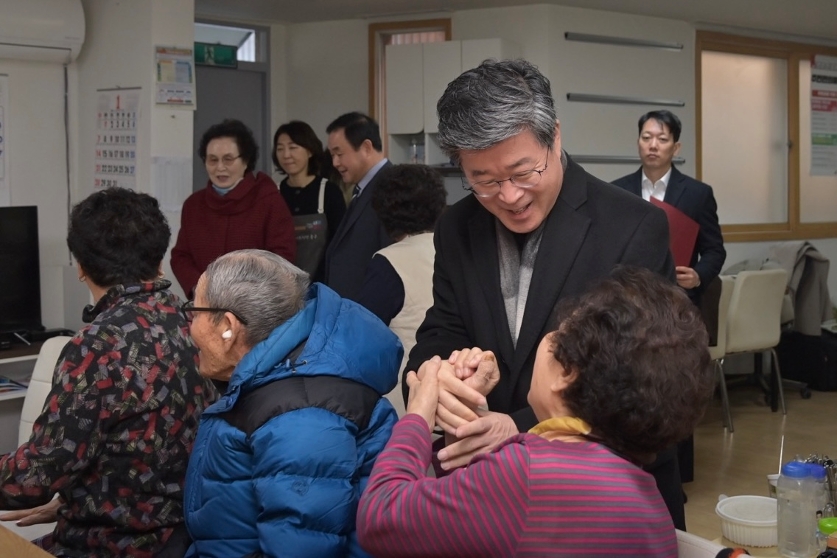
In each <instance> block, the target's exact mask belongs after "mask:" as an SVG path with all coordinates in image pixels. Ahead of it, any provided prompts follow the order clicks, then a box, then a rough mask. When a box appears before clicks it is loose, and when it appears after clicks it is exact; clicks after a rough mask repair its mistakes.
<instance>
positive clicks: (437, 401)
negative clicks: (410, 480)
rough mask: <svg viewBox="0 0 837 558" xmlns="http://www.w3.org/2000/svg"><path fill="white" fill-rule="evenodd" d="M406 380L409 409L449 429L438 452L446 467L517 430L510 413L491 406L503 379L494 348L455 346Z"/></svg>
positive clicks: (466, 459) (430, 423)
mask: <svg viewBox="0 0 837 558" xmlns="http://www.w3.org/2000/svg"><path fill="white" fill-rule="evenodd" d="M406 380H407V385H408V386H409V388H410V395H409V398H408V401H407V413H416V414H418V415H420V416H421V417H422V418H424V420H425V421H426V422H427V425H428V427H429V428H430V429H431V430H432V429H433V427H434V425H436V426H439V427H440V428H442V430H444V431H445V434H446V435H445V439H446V441H447V446H446V447H445V448H444V449H442V450H441V451H439V454H438V458H439V461H440V462H441V466H442V469H445V470H451V469H455V468H457V467H462V466H464V465H467V464H468V463H469V462H470V461H471V458H472V457H474V456H475V455H478V454H481V453H486V452H489V451H491V450H492V449H494V448H495V447H496V446H497V445H498V444H499V443H500V442H502V441H504V440H506V439H507V438H509V437H510V436H512V435H514V434H517V432H518V430H517V426H515V424H514V421H513V420H512V418H511V417H510V416H509V415H506V414H503V413H495V412H492V411H489V410H488V409H487V402H486V399H485V396H486V395H488V393H490V392H491V390H492V389H494V386H496V385H497V382H499V381H500V369H499V368H498V366H497V360H496V358H495V356H494V353H492V352H491V351H483V350H481V349H480V348H479V347H473V348H470V349H463V350H461V351H454V352H453V353H451V355H450V357H449V358H448V359H447V360H442V359H441V358H440V357H438V356H435V357H433V358H432V359H430V360H428V361H425V362H424V363H423V364H422V365H421V366H420V367H419V369H418V373H416V372H413V371H410V372H408V373H407V378H406Z"/></svg>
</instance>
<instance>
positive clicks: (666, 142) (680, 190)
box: [613, 110, 727, 305]
mask: <svg viewBox="0 0 837 558" xmlns="http://www.w3.org/2000/svg"><path fill="white" fill-rule="evenodd" d="M680 130H681V126H680V119H679V118H677V116H676V115H675V114H673V113H671V112H669V111H667V110H656V111H651V112H649V113H646V114H644V115H642V118H640V119H639V139H638V140H637V145H638V146H639V158H640V159H641V160H642V166H641V167H640V168H639V170H637V171H636V172H635V173H632V174H629V175H627V176H623V177H622V178H620V179H618V180H614V181H613V183H614V184H615V185H617V186H619V187H620V188H623V189H625V190H627V191H629V192H631V193H633V194H636V195H637V196H642V198H643V199H645V200H646V201H649V199H650V198H651V197H654V198H657V199H658V200H661V201H664V202H666V203H668V204H671V205H673V206H674V207H676V208H677V209H679V210H680V211H682V212H683V213H685V214H686V215H688V216H689V217H691V218H692V219H693V220H694V221H695V222H697V224H698V225H700V230H699V232H698V237H697V242H696V243H695V250H694V252H693V254H692V260H691V262H690V263H689V265H688V266H677V267H676V268H675V271H676V272H677V284H678V285H680V286H681V287H683V288H684V289H686V293H687V294H688V295H689V298H690V299H691V300H692V302H694V303H695V304H698V305H699V304H700V296H701V295H702V294H703V291H704V290H705V289H706V287H707V286H708V285H709V284H710V283H711V282H712V280H713V279H715V277H717V276H718V274H719V273H720V272H721V268H722V267H723V265H724V260H725V259H726V257H727V252H726V250H724V238H723V236H721V226H720V225H719V224H718V204H717V203H716V202H715V196H714V195H713V194H712V188H711V187H710V186H709V185H707V184H704V183H703V182H699V181H697V180H695V179H694V178H691V177H689V176H686V175H685V174H683V173H681V172H680V171H679V170H677V168H676V167H675V166H674V165H673V164H672V160H673V159H674V156H675V155H677V153H678V151H680Z"/></svg>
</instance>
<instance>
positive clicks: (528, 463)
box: [357, 414, 677, 557]
mask: <svg viewBox="0 0 837 558" xmlns="http://www.w3.org/2000/svg"><path fill="white" fill-rule="evenodd" d="M430 456H431V440H430V434H429V432H428V429H427V424H426V423H425V422H424V419H422V418H421V417H419V416H418V415H415V414H411V415H407V416H405V417H404V418H403V419H401V420H400V421H399V422H398V424H397V425H396V426H395V429H394V430H393V433H392V438H390V440H389V443H387V446H386V448H385V449H384V451H383V452H382V453H381V455H380V456H378V460H377V462H376V463H375V468H374V469H373V471H372V476H371V478H370V480H369V485H368V486H367V488H366V491H365V492H364V494H363V496H362V497H361V499H360V507H359V509H358V516H357V532H358V538H359V539H360V544H361V546H362V547H363V548H364V549H365V550H367V551H368V552H370V553H371V554H373V555H375V556H392V557H399V556H420V557H430V556H457V557H464V556H475V557H477V556H478V557H486V556H538V557H543V556H581V555H598V556H611V555H622V556H646V557H655V556H658V557H670V556H677V539H676V536H675V531H674V525H673V524H672V522H671V517H670V516H669V513H668V510H667V509H666V506H665V504H664V503H663V500H662V498H661V497H660V494H659V492H658V491H657V486H656V484H655V482H654V478H653V477H652V476H651V475H649V474H648V473H646V472H644V471H643V470H642V469H640V468H639V467H636V466H635V465H633V464H631V463H629V462H628V461H626V460H624V459H622V458H621V457H618V456H616V455H614V454H613V453H612V452H611V451H609V450H608V449H607V448H605V447H604V446H602V445H601V444H597V443H594V442H563V441H560V440H555V441H548V440H545V439H544V438H541V437H540V436H536V435H534V434H518V435H516V436H513V437H511V438H509V439H508V440H506V441H505V442H503V443H502V444H500V446H498V447H497V448H496V449H495V450H494V451H493V452H491V453H488V454H485V455H480V456H478V457H475V458H474V459H473V460H472V461H471V463H470V464H469V465H468V467H465V468H462V469H459V470H457V471H454V472H453V473H452V474H450V475H448V476H446V477H444V478H440V479H434V478H428V477H427V475H426V471H427V468H428V466H429V464H430Z"/></svg>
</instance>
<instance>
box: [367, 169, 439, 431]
mask: <svg viewBox="0 0 837 558" xmlns="http://www.w3.org/2000/svg"><path fill="white" fill-rule="evenodd" d="M446 200H447V191H446V190H445V185H444V183H443V182H442V177H441V176H440V175H439V173H437V172H436V171H434V170H433V169H431V168H430V167H428V166H426V165H393V166H390V167H387V168H384V169H382V170H381V180H380V181H379V184H378V187H377V188H376V189H375V191H374V192H373V193H372V200H371V201H372V208H373V209H374V210H375V213H377V214H378V219H379V220H380V221H381V225H383V227H384V230H386V232H387V234H388V235H389V236H390V238H392V240H393V244H391V245H389V246H387V247H386V248H383V249H381V250H378V252H377V253H375V255H374V256H372V261H370V262H369V266H368V267H367V268H366V279H365V281H364V283H363V287H362V288H361V291H360V296H359V297H358V302H359V303H360V304H361V305H363V306H365V307H366V308H368V309H369V310H371V311H372V313H374V314H375V315H376V316H378V317H379V318H380V319H381V321H383V322H384V323H385V324H387V325H388V326H389V328H390V329H391V330H392V331H393V332H395V334H396V335H398V338H399V339H400V340H401V344H402V345H404V359H403V361H402V363H401V369H402V370H403V369H404V366H406V364H407V357H408V356H409V354H410V350H411V349H412V348H413V346H415V344H416V330H417V329H418V327H419V326H420V325H421V322H422V320H424V315H425V313H426V312H427V309H428V308H430V307H431V306H432V305H433V259H434V257H435V255H436V249H435V247H434V246H433V229H434V228H435V227H436V221H438V220H439V217H441V216H442V212H443V211H444V210H445V202H446ZM389 400H390V401H391V402H392V404H393V406H395V409H396V410H397V411H398V415H399V416H402V415H403V414H404V398H403V395H402V390H401V381H400V379H399V382H398V385H397V386H396V388H395V389H394V390H393V392H392V393H391V394H390V395H389Z"/></svg>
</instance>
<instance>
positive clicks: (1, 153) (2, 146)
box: [0, 74, 12, 206]
mask: <svg viewBox="0 0 837 558" xmlns="http://www.w3.org/2000/svg"><path fill="white" fill-rule="evenodd" d="M8 107H9V76H7V75H5V74H0V206H6V205H11V203H12V195H11V191H10V190H9V181H8V178H7V173H6V169H7V163H6V147H7V145H6V144H7V143H8V140H9V137H8V134H7V133H6V132H8V129H7V128H6V123H7V122H8V120H7V119H6V115H7V114H8Z"/></svg>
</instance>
